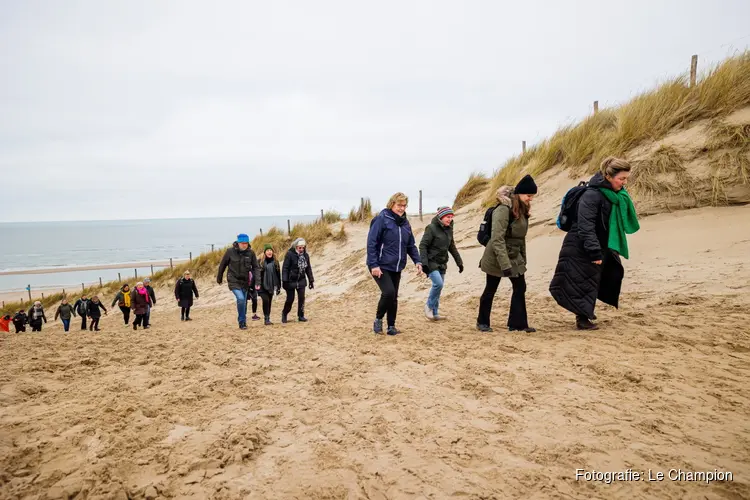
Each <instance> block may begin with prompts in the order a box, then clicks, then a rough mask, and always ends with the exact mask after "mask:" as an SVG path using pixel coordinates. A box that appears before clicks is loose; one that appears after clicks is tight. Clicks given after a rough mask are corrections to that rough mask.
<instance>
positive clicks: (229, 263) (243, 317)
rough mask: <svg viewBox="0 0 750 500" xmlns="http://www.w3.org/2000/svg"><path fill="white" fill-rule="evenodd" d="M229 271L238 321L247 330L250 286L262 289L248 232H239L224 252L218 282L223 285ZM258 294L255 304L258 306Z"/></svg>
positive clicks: (230, 287) (241, 328) (257, 265)
mask: <svg viewBox="0 0 750 500" xmlns="http://www.w3.org/2000/svg"><path fill="white" fill-rule="evenodd" d="M225 270H228V271H227V284H228V285H229V290H230V291H231V292H232V294H234V298H235V301H236V302H237V322H238V323H239V325H240V330H247V301H248V299H249V298H251V296H250V287H253V289H254V291H256V292H257V291H258V290H260V283H259V282H258V281H257V280H256V279H255V277H256V276H258V275H259V274H260V264H258V258H257V257H256V256H255V252H253V249H252V248H250V237H249V236H248V235H246V234H244V233H243V234H238V235H237V241H235V242H234V243H233V244H232V248H228V249H227V251H226V252H224V257H222V259H221V263H220V264H219V273H218V275H217V276H216V282H217V283H218V284H220V285H221V283H222V281H223V279H224V271H225ZM257 300H258V297H257V295H256V296H255V304H256V308H257Z"/></svg>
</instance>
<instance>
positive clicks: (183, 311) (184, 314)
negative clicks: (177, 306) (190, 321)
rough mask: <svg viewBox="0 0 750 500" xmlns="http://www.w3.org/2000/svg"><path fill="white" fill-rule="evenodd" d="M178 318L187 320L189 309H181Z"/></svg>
mask: <svg viewBox="0 0 750 500" xmlns="http://www.w3.org/2000/svg"><path fill="white" fill-rule="evenodd" d="M180 317H181V318H185V319H187V318H189V317H190V307H183V308H182V309H181V311H180Z"/></svg>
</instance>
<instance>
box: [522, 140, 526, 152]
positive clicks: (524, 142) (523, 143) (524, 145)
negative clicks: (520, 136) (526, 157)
mask: <svg viewBox="0 0 750 500" xmlns="http://www.w3.org/2000/svg"><path fill="white" fill-rule="evenodd" d="M521 152H522V153H524V154H525V153H526V141H521Z"/></svg>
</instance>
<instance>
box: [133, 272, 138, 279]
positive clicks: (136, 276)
mask: <svg viewBox="0 0 750 500" xmlns="http://www.w3.org/2000/svg"><path fill="white" fill-rule="evenodd" d="M133 270H134V271H135V280H136V281H138V269H133Z"/></svg>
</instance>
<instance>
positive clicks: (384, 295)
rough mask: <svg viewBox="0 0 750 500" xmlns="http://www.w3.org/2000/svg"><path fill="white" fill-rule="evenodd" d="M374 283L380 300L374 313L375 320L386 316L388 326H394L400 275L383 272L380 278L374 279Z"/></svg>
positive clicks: (393, 272) (392, 272)
mask: <svg viewBox="0 0 750 500" xmlns="http://www.w3.org/2000/svg"><path fill="white" fill-rule="evenodd" d="M375 283H377V284H378V286H379V287H380V300H379V301H378V310H377V312H376V313H375V317H376V318H377V319H383V317H384V316H387V319H388V321H387V323H388V326H396V315H397V314H398V287H399V285H400V284H401V273H397V272H395V271H383V275H382V276H381V277H380V278H375Z"/></svg>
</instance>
